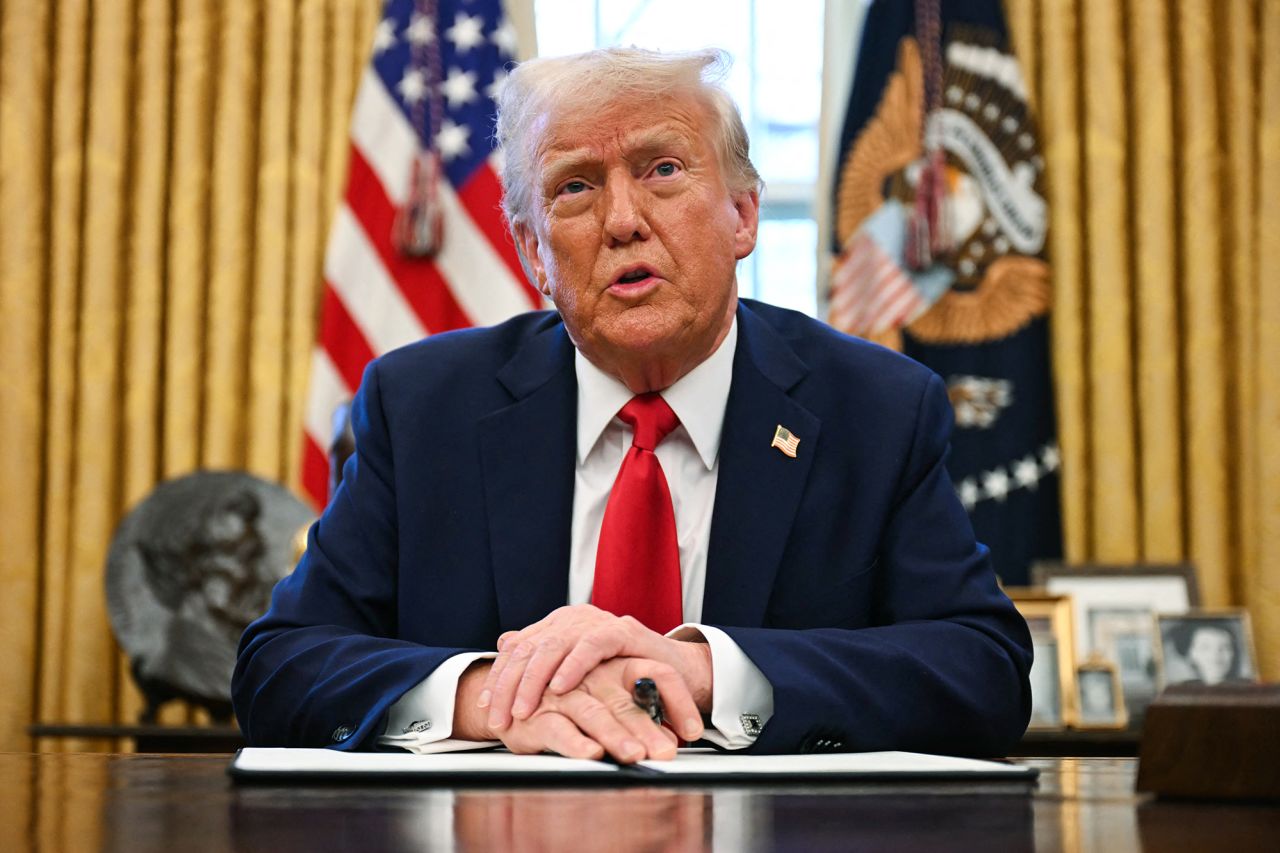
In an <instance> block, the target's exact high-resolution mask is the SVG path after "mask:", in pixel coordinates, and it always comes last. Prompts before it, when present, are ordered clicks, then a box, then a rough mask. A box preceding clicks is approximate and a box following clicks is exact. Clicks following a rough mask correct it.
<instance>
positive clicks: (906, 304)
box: [830, 229, 929, 337]
mask: <svg viewBox="0 0 1280 853" xmlns="http://www.w3.org/2000/svg"><path fill="white" fill-rule="evenodd" d="M928 307H929V303H928V302H927V301H925V299H924V297H923V295H922V294H921V293H920V291H919V289H917V288H916V286H915V284H914V283H913V282H912V280H911V277H910V276H909V275H908V274H907V273H906V271H905V270H903V268H902V267H901V266H900V265H899V263H898V261H897V260H896V259H895V258H894V257H892V256H891V255H890V254H889V253H888V252H887V251H886V250H885V249H884V248H883V247H882V246H881V245H880V244H879V243H877V241H876V240H875V238H874V237H873V235H872V234H871V233H869V232H868V231H867V230H866V229H859V230H858V231H856V232H855V233H854V234H853V236H852V237H851V238H850V239H849V242H848V245H846V246H845V248H844V251H842V252H841V253H840V256H839V257H838V258H837V259H836V262H835V266H834V267H833V268H832V270H831V310H830V322H831V325H833V326H835V327H836V328H837V329H839V330H840V331H842V332H845V333H846V334H850V335H860V336H864V337H865V336H870V335H877V334H880V333H882V332H886V331H889V330H890V329H897V328H900V327H902V326H905V325H906V324H907V323H910V322H911V321H912V320H914V319H915V318H916V317H917V316H919V314H920V313H921V312H922V311H924V310H925V309H926V308H928Z"/></svg>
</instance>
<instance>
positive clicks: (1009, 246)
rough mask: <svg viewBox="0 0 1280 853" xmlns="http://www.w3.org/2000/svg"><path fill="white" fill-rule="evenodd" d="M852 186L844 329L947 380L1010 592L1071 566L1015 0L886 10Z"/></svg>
mask: <svg viewBox="0 0 1280 853" xmlns="http://www.w3.org/2000/svg"><path fill="white" fill-rule="evenodd" d="M840 151H841V154H840V160H839V163H838V170H837V178H836V186H835V187H834V210H835V216H834V217H833V221H834V225H835V233H834V234H833V239H834V245H833V251H834V253H835V256H836V257H835V262H834V265H833V271H832V278H831V292H830V294H829V305H830V314H829V317H828V319H829V321H830V322H831V323H832V325H834V326H836V327H837V328H839V329H841V330H843V331H846V332H849V333H850V334H855V335H860V336H862V337H866V338H869V339H871V340H875V341H877V342H879V343H883V344H885V345H887V346H891V347H894V348H896V349H899V350H901V351H903V352H905V353H906V354H907V355H909V356H911V357H913V358H915V359H916V360H918V361H920V362H922V363H924V364H925V365H927V366H928V367H930V368H932V369H933V370H934V371H936V372H937V373H938V374H939V375H940V376H941V377H942V378H943V379H944V380H945V381H946V384H947V389H948V393H949V395H950V398H951V403H952V406H953V408H954V409H955V417H956V422H955V431H954V434H953V437H952V449H951V455H950V457H949V459H948V462H947V465H948V469H949V471H950V473H951V477H952V480H953V481H954V483H955V485H956V489H957V492H958V494H959V497H960V500H961V501H962V503H963V504H964V506H965V508H966V509H967V510H968V512H969V514H970V518H971V519H972V521H973V525H974V529H975V531H976V533H977V535H978V538H979V540H981V541H983V542H985V543H986V544H987V545H988V546H989V547H990V548H991V554H992V559H993V561H994V563H995V567H996V571H997V572H998V573H999V575H1000V577H1001V578H1002V579H1003V580H1004V581H1005V582H1006V583H1009V584H1022V583H1026V582H1027V579H1028V569H1029V566H1030V564H1031V563H1032V562H1033V561H1034V560H1036V559H1040V558H1051V557H1057V556H1059V555H1060V554H1061V548H1062V544H1061V543H1062V535H1061V527H1060V524H1061V523H1060V519H1059V495H1058V473H1057V472H1058V447H1057V441H1056V427H1055V422H1054V407H1053V385H1052V382H1051V377H1050V367H1049V323H1048V314H1049V308H1050V305H1051V302H1052V291H1051V275H1050V269H1049V266H1048V264H1047V263H1046V260H1045V238H1046V233H1047V228H1048V211H1047V205H1046V202H1045V196H1044V186H1045V178H1044V165H1045V164H1044V160H1043V158H1042V157H1041V155H1040V148H1039V143H1038V140H1037V134H1036V129H1035V125H1034V122H1033V120H1032V116H1031V113H1030V111H1029V109H1028V103H1027V92H1026V88H1025V84H1024V82H1023V78H1022V74H1021V72H1020V69H1019V66H1018V63H1017V60H1016V59H1015V57H1014V56H1013V54H1012V52H1011V50H1010V47H1009V36H1008V31H1007V28H1006V25H1005V21H1004V16H1003V11H1002V9H1001V4H1000V2H999V0H914V2H905V0H875V2H874V3H873V4H872V5H871V7H870V9H869V10H868V12H867V16H866V20H865V23H864V27H863V35H862V44H861V50H860V52H859V55H858V63H857V69H856V71H855V75H854V83H853V88H852V90H851V93H850V97H849V106H848V111H847V113H846V117H845V123H844V129H843V133H842V137H841V145H840Z"/></svg>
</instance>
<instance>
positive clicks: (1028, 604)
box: [1005, 587, 1078, 731]
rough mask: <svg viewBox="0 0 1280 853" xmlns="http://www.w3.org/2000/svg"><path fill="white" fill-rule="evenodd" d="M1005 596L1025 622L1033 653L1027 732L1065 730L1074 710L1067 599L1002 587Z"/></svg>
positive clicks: (1072, 643) (1072, 639)
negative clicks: (1029, 630)
mask: <svg viewBox="0 0 1280 853" xmlns="http://www.w3.org/2000/svg"><path fill="white" fill-rule="evenodd" d="M1005 594H1006V595H1008V596H1009V598H1010V599H1011V600H1012V601H1013V605H1014V607H1016V608H1018V612H1019V613H1021V614H1022V618H1023V619H1025V620H1027V627H1028V628H1030V629H1031V642H1032V645H1033V646H1034V648H1035V653H1036V661H1035V663H1033V664H1032V667H1031V721H1030V722H1029V723H1028V724H1027V731H1062V730H1064V729H1067V728H1069V727H1071V726H1072V725H1073V724H1074V723H1075V721H1076V716H1077V710H1078V703H1077V698H1078V697H1077V695H1076V669H1075V659H1076V647H1075V635H1074V631H1075V617H1074V613H1073V612H1072V604H1071V596H1069V595H1053V594H1050V593H1049V592H1047V591H1045V590H1044V589H1041V588H1039V587H1006V588H1005Z"/></svg>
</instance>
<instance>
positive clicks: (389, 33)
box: [373, 18, 398, 56]
mask: <svg viewBox="0 0 1280 853" xmlns="http://www.w3.org/2000/svg"><path fill="white" fill-rule="evenodd" d="M396 41H398V39H397V38H396V22H395V21H394V20H392V19H391V18H384V19H383V20H381V21H379V22H378V29H377V30H375V31H374V34H373V54H374V56H381V55H382V54H384V53H386V52H387V51H388V50H390V49H391V48H393V47H395V45H396Z"/></svg>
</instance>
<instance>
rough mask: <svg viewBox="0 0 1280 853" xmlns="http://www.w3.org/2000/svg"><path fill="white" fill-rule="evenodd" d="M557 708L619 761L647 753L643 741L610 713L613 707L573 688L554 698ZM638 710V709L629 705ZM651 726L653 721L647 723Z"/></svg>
mask: <svg viewBox="0 0 1280 853" xmlns="http://www.w3.org/2000/svg"><path fill="white" fill-rule="evenodd" d="M556 704H557V706H558V710H559V711H560V713H562V714H564V715H565V716H566V717H568V718H569V720H570V721H572V722H573V724H574V725H575V726H577V727H578V728H579V729H580V730H581V731H582V733H583V734H585V735H586V736H587V737H589V738H591V739H592V740H593V741H595V742H596V743H598V744H600V745H601V746H602V747H604V749H605V752H607V753H609V755H611V756H613V758H614V759H616V760H617V761H618V762H620V763H622V764H633V763H635V762H637V761H643V760H644V759H645V758H648V757H650V756H649V753H648V751H647V749H646V747H645V744H644V742H643V741H641V740H638V739H637V738H636V737H635V736H634V735H633V734H632V733H631V732H630V731H629V730H628V729H627V727H626V726H625V725H623V723H622V722H621V721H620V720H619V719H618V718H617V717H615V716H614V712H613V709H611V708H609V707H607V706H606V705H605V704H604V703H603V702H601V701H600V700H599V699H597V698H596V697H594V696H592V695H590V694H589V693H586V692H585V691H582V690H575V691H574V692H572V693H569V694H567V695H565V696H562V697H560V698H559V699H557V700H556ZM632 711H634V712H635V713H637V714H640V713H641V712H640V709H638V708H636V707H635V706H634V705H633V706H632ZM650 725H651V726H652V725H653V724H652V723H650Z"/></svg>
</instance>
